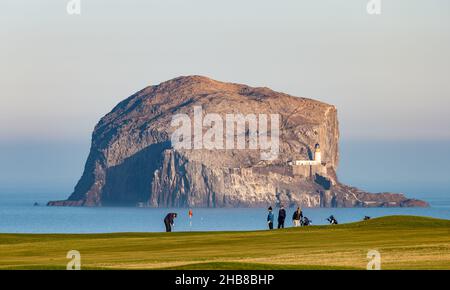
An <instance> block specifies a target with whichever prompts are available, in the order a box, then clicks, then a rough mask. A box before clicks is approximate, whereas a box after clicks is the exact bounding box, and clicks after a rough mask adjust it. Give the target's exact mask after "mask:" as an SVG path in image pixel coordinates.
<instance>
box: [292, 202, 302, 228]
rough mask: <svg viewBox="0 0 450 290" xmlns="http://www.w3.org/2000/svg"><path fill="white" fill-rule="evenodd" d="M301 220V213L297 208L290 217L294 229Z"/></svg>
mask: <svg viewBox="0 0 450 290" xmlns="http://www.w3.org/2000/svg"><path fill="white" fill-rule="evenodd" d="M302 218H303V212H302V209H301V208H300V207H297V210H296V211H295V212H294V215H293V216H292V221H293V222H294V227H299V226H300V221H301V220H302Z"/></svg>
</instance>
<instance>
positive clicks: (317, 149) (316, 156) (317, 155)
mask: <svg viewBox="0 0 450 290" xmlns="http://www.w3.org/2000/svg"><path fill="white" fill-rule="evenodd" d="M314 161H316V162H317V163H318V164H319V165H320V164H321V163H322V153H320V145H319V143H317V144H316V146H315V151H314Z"/></svg>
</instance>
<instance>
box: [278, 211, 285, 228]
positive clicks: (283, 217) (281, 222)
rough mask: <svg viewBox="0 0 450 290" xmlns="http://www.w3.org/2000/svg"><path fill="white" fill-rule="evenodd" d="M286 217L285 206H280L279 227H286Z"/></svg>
mask: <svg viewBox="0 0 450 290" xmlns="http://www.w3.org/2000/svg"><path fill="white" fill-rule="evenodd" d="M285 219H286V211H285V210H284V206H281V207H280V210H279V211H278V228H279V229H284V220H285Z"/></svg>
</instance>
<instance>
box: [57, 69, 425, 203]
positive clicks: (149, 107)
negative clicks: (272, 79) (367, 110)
mask: <svg viewBox="0 0 450 290" xmlns="http://www.w3.org/2000/svg"><path fill="white" fill-rule="evenodd" d="M195 107H197V108H199V107H200V108H201V109H202V112H203V115H205V114H207V113H209V114H211V113H214V114H218V115H219V116H221V117H223V119H224V120H225V115H226V114H243V115H248V114H256V115H258V116H259V114H267V115H269V114H278V115H279V116H280V119H279V128H280V131H279V151H278V152H279V153H278V156H277V158H274V159H273V160H262V159H261V150H254V149H248V147H245V148H246V149H204V148H203V149H189V148H187V149H186V148H181V149H176V148H175V147H176V146H174V145H173V144H172V142H171V136H172V134H173V133H174V132H175V130H176V129H177V127H176V126H172V124H171V122H172V119H173V117H174V115H176V114H187V115H188V116H193V110H194V108H195ZM207 129H208V128H207V127H204V128H203V131H202V132H203V133H205V131H207ZM224 131H225V130H224ZM258 132H259V131H258ZM248 134H249V133H248V130H247V131H245V135H246V137H247V138H248ZM338 141H339V127H338V118H337V110H336V108H335V107H334V106H332V105H328V104H325V103H322V102H318V101H315V100H311V99H306V98H300V97H293V96H290V95H287V94H283V93H278V92H274V91H272V90H270V89H268V88H253V87H249V86H246V85H240V84H232V83H222V82H218V81H215V80H211V79H209V78H206V77H201V76H188V77H179V78H176V79H173V80H170V81H167V82H164V83H161V84H159V85H156V86H149V87H147V88H145V89H143V90H141V91H139V92H137V93H136V94H134V95H132V96H131V97H129V98H127V99H126V100H124V101H122V102H121V103H119V104H118V105H117V106H116V107H115V108H114V109H113V110H112V111H111V112H110V113H109V114H107V115H106V116H105V117H103V118H102V119H101V120H100V122H99V123H98V124H97V126H96V127H95V130H94V133H93V135H92V145H91V150H90V153H89V157H88V159H87V162H86V165H85V169H84V173H83V175H82V177H81V179H80V181H79V182H78V184H77V185H76V187H75V190H74V192H73V193H72V195H71V196H70V197H69V199H68V200H64V201H52V202H49V204H48V205H52V206H59V205H62V206H110V205H121V206H135V205H137V204H144V205H146V206H151V207H260V206H268V205H276V204H280V203H282V204H283V205H285V206H294V205H299V206H303V207H357V206H358V207H364V206H367V207H369V206H370V207H374V206H427V204H426V203H425V202H422V201H419V200H411V199H407V198H405V197H404V196H403V195H402V194H389V193H382V194H371V193H366V192H363V191H360V190H358V189H356V188H352V187H348V186H345V185H343V184H341V183H339V181H338V180H337V176H336V170H337V167H338V163H339V149H338V143H339V142H338ZM316 144H320V147H321V154H322V165H320V166H311V167H306V168H300V171H304V172H305V174H297V173H296V172H298V170H297V171H296V170H293V168H292V166H289V165H288V162H289V161H291V160H310V159H312V158H313V154H314V153H313V152H314V146H315V145H316Z"/></svg>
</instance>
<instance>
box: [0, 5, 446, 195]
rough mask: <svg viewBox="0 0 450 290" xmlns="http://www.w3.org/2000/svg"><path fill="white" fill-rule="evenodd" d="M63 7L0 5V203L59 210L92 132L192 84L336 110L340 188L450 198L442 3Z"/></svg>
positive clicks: (79, 165)
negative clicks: (119, 109)
mask: <svg viewBox="0 0 450 290" xmlns="http://www.w3.org/2000/svg"><path fill="white" fill-rule="evenodd" d="M67 2H68V1H66V0H0V88H1V91H0V191H2V192H14V191H28V192H40V191H42V192H48V191H57V192H58V197H59V198H65V197H67V194H68V193H69V192H70V190H71V189H72V188H73V186H74V184H75V182H76V181H77V179H78V178H79V177H80V176H81V173H82V169H83V165H84V162H85V159H86V157H87V153H88V149H89V141H90V135H91V132H92V129H93V127H94V126H95V124H96V122H97V121H98V120H99V118H101V117H102V116H103V115H104V114H106V113H107V112H109V111H110V110H111V109H112V108H113V107H114V105H116V104H117V103H118V102H119V101H121V100H122V99H124V98H126V97H128V96H129V95H131V94H132V93H134V92H135V91H138V90H140V89H141V88H143V87H145V86H147V85H150V84H158V83H159V82H161V81H164V80H168V79H171V78H174V77H177V76H180V75H190V74H200V75H206V76H209V77H212V78H214V79H217V80H222V81H230V82H239V83H246V84H249V85H253V86H268V87H271V88H273V89H275V90H279V91H283V92H286V93H289V94H292V95H298V96H308V97H313V98H316V99H320V100H323V101H326V102H329V103H331V104H334V105H336V106H337V107H338V110H339V118H340V122H341V133H342V141H343V146H342V152H341V157H342V158H341V159H342V162H341V168H340V170H339V175H340V177H341V178H342V180H343V181H344V182H348V183H350V184H353V185H357V186H361V187H363V188H367V189H369V190H373V191H384V190H386V191H389V190H395V191H407V192H409V193H413V195H414V196H419V197H422V196H423V194H428V192H429V191H433V192H438V193H443V194H448V190H449V188H450V184H449V181H448V172H449V168H448V164H450V152H448V147H450V146H447V145H448V144H449V141H450V109H449V108H450V82H449V76H450V73H449V70H450V56H449V51H450V17H449V16H450V1H448V0H426V1H424V0H382V4H383V10H382V14H381V15H379V16H369V15H368V14H367V13H366V4H367V2H368V0H308V1H300V0H291V1H286V0H277V1H275V0H272V1H267V0H220V1H219V0H158V1H149V0H146V1H144V0H142V1H138V0H122V1H118V0H117V1H114V0H81V3H82V14H81V15H80V16H69V15H67V14H66V4H67ZM373 139H379V140H381V141H377V142H376V143H364V142H367V140H373ZM405 139H406V140H413V141H405ZM423 139H427V141H426V142H423V141H420V142H417V143H416V141H417V140H423ZM355 140H359V141H355ZM400 140H402V141H400ZM439 140H446V141H445V142H444V143H441V142H439ZM349 142H350V143H349ZM351 142H354V143H351ZM361 142H362V143H361ZM380 142H381V143H380ZM391 148H393V149H392V150H391ZM403 148H404V150H403ZM445 148H447V149H445ZM431 154H433V155H431ZM386 160H394V162H392V163H391V164H390V165H389V166H387V165H386ZM424 163H425V164H432V165H430V168H432V169H433V170H432V171H430V170H428V167H424V166H423V165H421V164H424ZM415 164H417V165H416V166H415Z"/></svg>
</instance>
